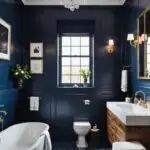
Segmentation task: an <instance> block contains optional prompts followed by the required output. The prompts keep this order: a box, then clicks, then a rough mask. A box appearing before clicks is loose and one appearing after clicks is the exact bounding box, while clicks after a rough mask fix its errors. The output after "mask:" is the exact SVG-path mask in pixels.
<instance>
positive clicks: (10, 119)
mask: <svg viewBox="0 0 150 150" xmlns="http://www.w3.org/2000/svg"><path fill="white" fill-rule="evenodd" d="M17 97H18V91H17V90H16V89H6V90H0V105H4V107H2V108H0V110H5V111H7V115H6V116H4V115H3V114H2V113H0V115H2V116H3V117H4V127H8V126H10V125H12V124H14V123H15V121H16V118H15V113H16V103H17V101H16V100H17Z"/></svg>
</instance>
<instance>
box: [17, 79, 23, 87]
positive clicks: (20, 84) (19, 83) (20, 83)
mask: <svg viewBox="0 0 150 150" xmlns="http://www.w3.org/2000/svg"><path fill="white" fill-rule="evenodd" d="M23 83H24V80H23V79H18V88H19V89H22V87H23Z"/></svg>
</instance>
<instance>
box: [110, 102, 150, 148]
mask: <svg viewBox="0 0 150 150" xmlns="http://www.w3.org/2000/svg"><path fill="white" fill-rule="evenodd" d="M107 133H108V139H109V142H110V143H113V142H116V141H139V142H141V143H142V144H143V145H144V146H145V147H146V148H147V149H148V150H150V111H148V110H146V109H144V108H142V107H140V106H138V105H136V104H129V103H125V102H107Z"/></svg>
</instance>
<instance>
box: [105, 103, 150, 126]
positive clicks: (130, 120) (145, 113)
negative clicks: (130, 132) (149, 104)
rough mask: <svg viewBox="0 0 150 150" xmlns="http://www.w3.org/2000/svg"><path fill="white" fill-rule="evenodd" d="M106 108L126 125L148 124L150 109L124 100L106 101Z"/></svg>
mask: <svg viewBox="0 0 150 150" xmlns="http://www.w3.org/2000/svg"><path fill="white" fill-rule="evenodd" d="M107 108H108V109H109V110H110V111H111V112H112V113H114V114H115V115H116V116H117V117H118V118H119V119H120V120H121V121H122V122H123V123H124V124H126V125H128V126H150V110H149V109H145V108H143V107H141V106H139V105H136V104H131V103H126V102H107Z"/></svg>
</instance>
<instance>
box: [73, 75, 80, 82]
mask: <svg viewBox="0 0 150 150" xmlns="http://www.w3.org/2000/svg"><path fill="white" fill-rule="evenodd" d="M71 83H80V76H71Z"/></svg>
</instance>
